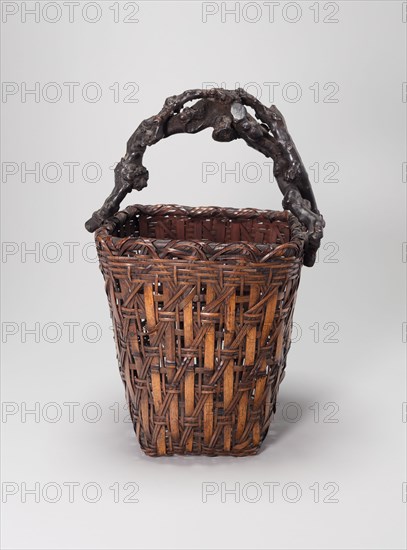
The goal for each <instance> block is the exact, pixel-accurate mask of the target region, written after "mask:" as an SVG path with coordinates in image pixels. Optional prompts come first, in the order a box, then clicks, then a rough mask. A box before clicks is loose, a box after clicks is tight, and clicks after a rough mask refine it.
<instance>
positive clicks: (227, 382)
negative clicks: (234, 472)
mask: <svg viewBox="0 0 407 550" xmlns="http://www.w3.org/2000/svg"><path fill="white" fill-rule="evenodd" d="M235 317H236V292H234V293H233V294H232V296H231V297H230V298H229V300H228V301H227V303H226V307H225V338H224V343H225V348H224V349H225V350H227V349H228V348H229V346H230V345H231V343H232V342H233V339H234V331H235V328H236V327H235ZM227 361H228V363H227V367H226V368H225V373H224V375H223V407H224V409H227V407H228V406H229V403H230V402H231V401H232V397H233V364H234V360H233V359H229V360H227ZM231 437H232V427H231V425H230V424H228V425H225V429H224V450H225V451H230V445H231Z"/></svg>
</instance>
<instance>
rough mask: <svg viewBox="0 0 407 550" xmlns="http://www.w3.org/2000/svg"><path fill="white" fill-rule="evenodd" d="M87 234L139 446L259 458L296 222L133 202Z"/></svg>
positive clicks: (278, 363)
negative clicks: (103, 286)
mask: <svg viewBox="0 0 407 550" xmlns="http://www.w3.org/2000/svg"><path fill="white" fill-rule="evenodd" d="M95 238H96V244H97V250H98V254H99V260H100V266H101V270H102V273H103V276H104V279H105V284H106V293H107V296H108V300H109V306H110V310H111V315H112V320H113V325H114V334H115V341H116V347H117V356H118V362H119V368H120V373H121V377H122V380H123V382H124V385H125V389H126V398H127V401H128V405H129V409H130V413H131V418H132V421H133V424H134V429H135V432H136V434H137V437H138V439H139V442H140V445H141V448H142V449H143V451H144V452H145V453H146V454H147V455H149V456H161V455H173V454H195V455H210V456H215V455H233V456H245V455H253V454H256V453H257V452H258V450H259V448H260V446H261V443H262V441H263V439H264V438H265V436H266V434H267V431H268V427H269V424H270V420H271V417H272V414H273V412H274V411H275V406H276V399H277V392H278V388H279V384H280V382H281V381H282V379H283V376H284V369H285V365H286V357H287V352H288V350H289V347H290V336H291V327H292V315H293V310H294V304H295V298H296V293H297V288H298V284H299V279H300V271H301V266H302V260H303V248H304V239H305V233H304V231H303V227H302V226H301V225H300V223H299V222H298V220H297V219H296V218H295V217H294V216H292V215H291V214H290V213H288V212H286V211H285V212H273V211H259V210H252V209H242V210H234V209H221V208H215V207H202V208H188V207H179V206H174V205H158V206H140V205H136V206H133V207H129V208H127V209H126V210H125V211H123V212H120V213H118V214H116V216H115V217H114V218H110V219H109V220H108V221H107V222H105V224H104V225H103V226H102V227H101V228H100V229H98V230H97V232H96V235H95Z"/></svg>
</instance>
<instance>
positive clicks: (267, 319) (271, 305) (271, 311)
mask: <svg viewBox="0 0 407 550" xmlns="http://www.w3.org/2000/svg"><path fill="white" fill-rule="evenodd" d="M276 306H277V289H276V292H275V293H274V294H273V295H272V296H271V298H270V299H269V301H268V303H267V306H266V312H265V315H264V321H263V329H262V331H261V336H260V347H261V346H264V345H265V343H266V341H267V337H268V335H269V334H270V332H271V329H272V326H273V321H274V315H275V312H276ZM266 369H267V360H266V359H262V362H261V367H260V370H259V372H260V373H265V372H266ZM266 380H267V379H266V377H265V376H263V377H261V378H259V379H258V380H257V382H256V389H255V393H254V402H253V409H254V410H256V409H258V408H259V405H260V403H261V400H262V397H263V393H264V388H265V385H266ZM260 437H261V432H260V421H259V420H257V421H256V422H255V424H254V427H253V443H254V444H255V445H259V443H260Z"/></svg>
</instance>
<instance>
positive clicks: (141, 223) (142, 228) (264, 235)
mask: <svg viewBox="0 0 407 550" xmlns="http://www.w3.org/2000/svg"><path fill="white" fill-rule="evenodd" d="M281 214H282V213H280V212H277V213H276V219H269V218H268V217H266V216H256V217H253V216H252V217H250V218H249V217H247V218H245V217H244V216H242V217H241V218H240V217H239V218H233V219H230V218H227V217H225V216H216V215H211V216H207V215H206V216H204V215H203V216H196V215H195V216H193V217H192V216H188V215H185V213H183V214H174V213H173V212H171V213H168V214H165V215H148V214H143V213H138V214H136V215H134V216H131V217H128V218H127V220H126V221H125V222H124V223H123V224H117V225H116V227H115V229H114V231H113V233H112V234H113V235H114V236H116V237H134V238H139V237H142V238H148V239H170V240H172V239H176V240H187V241H210V242H214V243H225V244H228V243H233V242H248V243H256V244H275V245H279V244H284V243H287V242H289V241H290V238H291V231H290V224H289V221H288V219H287V216H282V215H281Z"/></svg>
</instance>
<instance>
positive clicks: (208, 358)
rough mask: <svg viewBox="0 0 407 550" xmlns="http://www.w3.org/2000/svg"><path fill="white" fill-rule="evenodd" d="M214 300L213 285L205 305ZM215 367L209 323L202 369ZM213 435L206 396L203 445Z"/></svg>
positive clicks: (210, 399)
mask: <svg viewBox="0 0 407 550" xmlns="http://www.w3.org/2000/svg"><path fill="white" fill-rule="evenodd" d="M214 298H215V290H214V287H213V285H211V284H208V285H207V287H206V303H207V304H210V303H211V302H212V300H214ZM214 365H215V323H211V326H210V327H209V328H208V331H207V333H206V336H205V350H204V368H205V369H210V370H211V371H213V369H214ZM212 434H213V395H212V394H209V395H207V398H206V402H205V405H204V443H205V445H209V442H210V440H211V438H212Z"/></svg>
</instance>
